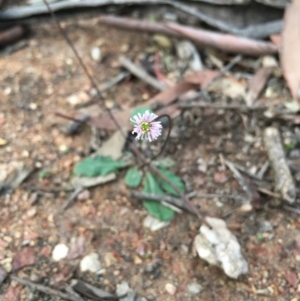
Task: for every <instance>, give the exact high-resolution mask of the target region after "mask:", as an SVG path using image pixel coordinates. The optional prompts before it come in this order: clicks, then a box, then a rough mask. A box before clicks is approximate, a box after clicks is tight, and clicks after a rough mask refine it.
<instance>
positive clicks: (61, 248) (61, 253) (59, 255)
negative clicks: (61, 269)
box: [52, 244, 69, 261]
mask: <svg viewBox="0 0 300 301" xmlns="http://www.w3.org/2000/svg"><path fill="white" fill-rule="evenodd" d="M68 252H69V247H68V246H67V245H65V244H58V245H56V246H55V247H54V249H53V251H52V259H53V260H54V261H60V260H62V259H64V258H66V257H67V255H68Z"/></svg>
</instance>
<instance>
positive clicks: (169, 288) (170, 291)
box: [165, 283, 177, 296]
mask: <svg viewBox="0 0 300 301" xmlns="http://www.w3.org/2000/svg"><path fill="white" fill-rule="evenodd" d="M165 290H166V291H167V293H168V294H169V295H172V296H173V295H175V293H176V290H177V288H176V286H175V285H174V284H172V283H167V284H166V285H165Z"/></svg>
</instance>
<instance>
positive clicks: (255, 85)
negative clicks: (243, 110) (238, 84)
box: [245, 67, 274, 107]
mask: <svg viewBox="0 0 300 301" xmlns="http://www.w3.org/2000/svg"><path fill="white" fill-rule="evenodd" d="M273 70H274V68H272V67H268V68H260V69H258V70H257V71H256V73H255V74H254V76H253V77H252V78H251V80H250V82H249V88H248V92H247V95H246V98H245V100H246V104H247V106H249V107H251V106H252V105H253V104H254V102H255V101H256V100H257V99H258V97H259V95H260V93H261V92H262V90H263V89H264V87H265V85H266V83H267V81H268V79H269V78H270V76H271V74H272V72H273Z"/></svg>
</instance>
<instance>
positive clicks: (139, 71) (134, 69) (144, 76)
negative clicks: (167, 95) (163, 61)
mask: <svg viewBox="0 0 300 301" xmlns="http://www.w3.org/2000/svg"><path fill="white" fill-rule="evenodd" d="M119 61H120V63H121V65H122V66H123V67H124V68H126V69H127V70H128V71H129V72H130V73H132V74H133V75H135V76H136V77H137V78H139V79H140V80H142V81H144V82H146V83H147V84H148V85H150V86H151V87H153V88H155V89H157V90H159V91H163V90H165V89H166V86H165V85H164V84H162V83H161V82H160V81H158V80H157V79H156V78H154V77H153V76H151V75H150V74H148V73H147V72H146V71H145V70H144V69H143V68H142V67H141V66H138V65H136V64H134V63H133V62H132V61H131V60H129V59H128V58H126V57H125V56H122V55H121V56H120V57H119Z"/></svg>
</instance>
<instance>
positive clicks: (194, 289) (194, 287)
mask: <svg viewBox="0 0 300 301" xmlns="http://www.w3.org/2000/svg"><path fill="white" fill-rule="evenodd" d="M187 290H188V292H189V293H191V294H192V295H197V294H199V293H201V292H202V291H203V287H202V285H201V284H199V283H197V282H191V283H189V284H188V286H187Z"/></svg>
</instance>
